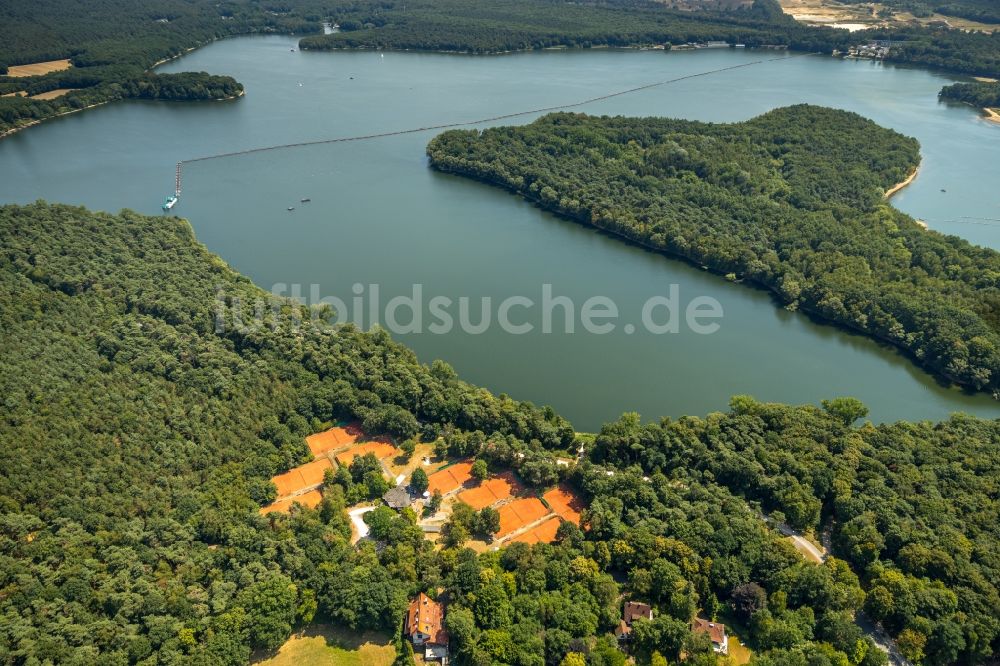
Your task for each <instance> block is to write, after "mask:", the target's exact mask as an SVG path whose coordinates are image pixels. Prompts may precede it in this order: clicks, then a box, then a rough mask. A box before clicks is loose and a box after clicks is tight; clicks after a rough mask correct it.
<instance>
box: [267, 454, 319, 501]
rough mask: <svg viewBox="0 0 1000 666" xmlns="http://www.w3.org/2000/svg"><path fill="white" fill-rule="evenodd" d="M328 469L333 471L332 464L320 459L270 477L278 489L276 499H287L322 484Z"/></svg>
mask: <svg viewBox="0 0 1000 666" xmlns="http://www.w3.org/2000/svg"><path fill="white" fill-rule="evenodd" d="M328 469H333V463H331V462H330V461H329V460H328V459H326V458H320V459H319V460H314V461H313V462H311V463H306V464H305V465H299V466H298V467H295V468H292V469H290V470H288V471H287V472H285V473H284V474H279V475H278V476H275V477H272V478H271V481H273V482H274V485H275V486H277V487H278V497H287V496H288V495H292V494H294V493H297V492H299V491H300V490H306V489H309V488H313V487H315V486H318V485H319V484H321V483H323V473H324V472H326V470H328Z"/></svg>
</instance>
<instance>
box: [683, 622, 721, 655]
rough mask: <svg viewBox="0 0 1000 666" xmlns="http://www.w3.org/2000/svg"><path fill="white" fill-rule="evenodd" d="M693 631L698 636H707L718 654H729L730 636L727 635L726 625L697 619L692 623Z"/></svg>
mask: <svg viewBox="0 0 1000 666" xmlns="http://www.w3.org/2000/svg"><path fill="white" fill-rule="evenodd" d="M691 631H693V632H694V633H696V634H706V635H707V636H708V638H709V640H711V641H712V649H713V650H715V652H716V653H717V654H729V636H727V635H726V625H724V624H719V623H718V622H709V621H708V620H703V619H701V618H700V617H696V618H695V619H694V622H692V623H691Z"/></svg>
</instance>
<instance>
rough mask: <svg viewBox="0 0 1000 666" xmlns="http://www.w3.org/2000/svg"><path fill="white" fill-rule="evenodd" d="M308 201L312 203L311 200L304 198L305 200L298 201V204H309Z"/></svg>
mask: <svg viewBox="0 0 1000 666" xmlns="http://www.w3.org/2000/svg"><path fill="white" fill-rule="evenodd" d="M310 201H312V199H310V198H308V197H307V198H305V199H301V200H300V201H299V203H309V202H310Z"/></svg>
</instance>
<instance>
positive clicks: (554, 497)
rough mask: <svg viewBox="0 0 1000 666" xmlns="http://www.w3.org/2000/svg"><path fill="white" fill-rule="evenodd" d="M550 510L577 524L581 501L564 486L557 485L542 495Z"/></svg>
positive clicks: (581, 506)
mask: <svg viewBox="0 0 1000 666" xmlns="http://www.w3.org/2000/svg"><path fill="white" fill-rule="evenodd" d="M542 497H544V498H545V501H546V502H548V505H549V506H550V507H552V510H553V511H554V512H555V513H556V514H557V515H558V516H559V517H560V518H562V519H563V520H565V521H568V522H571V523H573V524H574V525H577V526H579V524H580V512H581V511H583V509H584V508H585V507H584V505H583V501H582V500H581V499H580V498H579V497H577V495H576V493H574V492H573V491H572V490H570V489H569V488H567V487H566V486H557V487H555V488H553V489H552V490H550V491H549V492H547V493H545V494H544V495H542Z"/></svg>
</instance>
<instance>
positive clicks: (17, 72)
mask: <svg viewBox="0 0 1000 666" xmlns="http://www.w3.org/2000/svg"><path fill="white" fill-rule="evenodd" d="M72 66H73V63H71V62H70V61H69V58H66V59H64V60H48V61H46V62H34V63H31V64H30V65H11V66H10V67H8V68H7V76H14V77H19V76H41V75H42V74H48V73H49V72H61V71H63V70H64V69H69V68H70V67H72Z"/></svg>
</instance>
